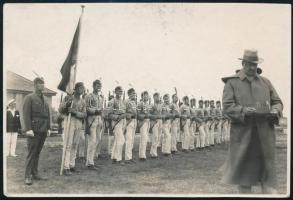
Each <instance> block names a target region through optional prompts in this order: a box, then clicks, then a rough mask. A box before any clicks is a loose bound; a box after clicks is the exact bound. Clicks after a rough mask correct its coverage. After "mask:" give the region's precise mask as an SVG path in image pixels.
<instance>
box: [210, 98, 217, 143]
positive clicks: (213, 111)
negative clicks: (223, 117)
mask: <svg viewBox="0 0 293 200" xmlns="http://www.w3.org/2000/svg"><path fill="white" fill-rule="evenodd" d="M210 118H211V124H210V134H211V135H210V144H211V145H212V146H213V145H215V126H216V123H217V122H216V121H217V120H216V119H215V118H216V108H215V101H214V100H210Z"/></svg>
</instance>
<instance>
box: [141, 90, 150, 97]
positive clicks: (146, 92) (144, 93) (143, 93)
mask: <svg viewBox="0 0 293 200" xmlns="http://www.w3.org/2000/svg"><path fill="white" fill-rule="evenodd" d="M147 94H149V93H148V91H143V92H142V93H141V96H143V95H147Z"/></svg>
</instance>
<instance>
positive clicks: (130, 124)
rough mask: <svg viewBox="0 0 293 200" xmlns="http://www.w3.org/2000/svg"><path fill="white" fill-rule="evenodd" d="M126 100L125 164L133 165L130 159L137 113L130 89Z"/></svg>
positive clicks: (132, 92) (133, 96) (133, 93)
mask: <svg viewBox="0 0 293 200" xmlns="http://www.w3.org/2000/svg"><path fill="white" fill-rule="evenodd" d="M127 94H128V100H127V101H126V121H127V122H126V130H125V131H126V134H125V163H127V164H130V163H135V161H134V160H133V158H132V150H133V145H134V137H135V131H136V126H137V121H136V118H137V111H136V107H137V106H136V101H135V95H136V93H135V90H134V89H133V88H130V89H129V90H128V91H127Z"/></svg>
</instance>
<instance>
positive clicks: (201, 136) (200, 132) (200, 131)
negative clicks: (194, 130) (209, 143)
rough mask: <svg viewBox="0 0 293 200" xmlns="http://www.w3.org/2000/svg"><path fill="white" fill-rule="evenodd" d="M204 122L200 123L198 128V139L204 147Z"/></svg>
mask: <svg viewBox="0 0 293 200" xmlns="http://www.w3.org/2000/svg"><path fill="white" fill-rule="evenodd" d="M204 126H205V125H204V124H200V125H199V127H198V129H199V140H200V147H201V148H203V147H205V144H206V143H205V139H206V132H205V128H204Z"/></svg>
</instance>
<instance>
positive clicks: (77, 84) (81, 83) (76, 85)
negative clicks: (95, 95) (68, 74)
mask: <svg viewBox="0 0 293 200" xmlns="http://www.w3.org/2000/svg"><path fill="white" fill-rule="evenodd" d="M81 86H82V87H84V85H83V82H77V83H75V86H74V89H75V90H76V89H77V88H79V87H81Z"/></svg>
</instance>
